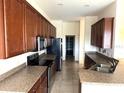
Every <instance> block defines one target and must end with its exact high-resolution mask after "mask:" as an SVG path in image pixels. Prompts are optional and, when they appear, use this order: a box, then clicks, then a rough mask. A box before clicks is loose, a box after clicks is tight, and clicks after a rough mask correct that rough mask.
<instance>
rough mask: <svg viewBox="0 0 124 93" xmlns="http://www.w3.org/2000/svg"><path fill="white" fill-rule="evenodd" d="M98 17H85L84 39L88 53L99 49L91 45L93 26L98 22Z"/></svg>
mask: <svg viewBox="0 0 124 93" xmlns="http://www.w3.org/2000/svg"><path fill="white" fill-rule="evenodd" d="M97 20H98V17H97V16H87V17H85V33H84V34H85V37H84V44H85V45H84V50H85V52H86V51H96V50H97V47H95V46H92V45H91V25H93V24H94V23H95V22H97Z"/></svg>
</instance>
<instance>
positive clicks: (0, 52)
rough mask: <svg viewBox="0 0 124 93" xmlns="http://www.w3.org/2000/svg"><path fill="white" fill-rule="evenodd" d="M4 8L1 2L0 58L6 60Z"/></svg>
mask: <svg viewBox="0 0 124 93" xmlns="http://www.w3.org/2000/svg"><path fill="white" fill-rule="evenodd" d="M3 9H4V6H3V0H0V58H5V57H6V55H5V43H4V41H5V38H4V36H5V33H4V24H3V23H4V14H3V13H4V10H3Z"/></svg>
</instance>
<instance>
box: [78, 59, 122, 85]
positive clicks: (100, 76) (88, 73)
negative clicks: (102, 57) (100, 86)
mask: <svg viewBox="0 0 124 93" xmlns="http://www.w3.org/2000/svg"><path fill="white" fill-rule="evenodd" d="M79 78H80V82H81V83H82V84H83V83H104V84H124V61H119V63H118V65H117V67H116V70H115V72H114V73H103V72H97V71H93V70H86V69H83V67H82V68H80V70H79Z"/></svg>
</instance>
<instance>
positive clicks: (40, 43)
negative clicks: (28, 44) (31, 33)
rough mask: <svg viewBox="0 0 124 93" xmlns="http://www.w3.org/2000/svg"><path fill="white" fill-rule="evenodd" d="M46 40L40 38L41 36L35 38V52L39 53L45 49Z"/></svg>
mask: <svg viewBox="0 0 124 93" xmlns="http://www.w3.org/2000/svg"><path fill="white" fill-rule="evenodd" d="M46 43H47V42H46V39H45V38H43V37H41V36H37V37H36V50H37V51H41V50H43V49H45V48H46Z"/></svg>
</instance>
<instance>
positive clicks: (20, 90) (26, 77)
mask: <svg viewBox="0 0 124 93" xmlns="http://www.w3.org/2000/svg"><path fill="white" fill-rule="evenodd" d="M46 69H47V67H45V66H27V67H25V68H23V69H21V70H19V71H18V72H16V73H15V74H13V75H11V76H9V77H8V78H6V79H4V80H3V81H1V82H0V93H28V91H29V90H30V89H31V88H32V87H33V85H34V84H35V83H36V81H37V80H38V79H39V78H40V77H41V75H42V74H43V73H44V72H45V71H46Z"/></svg>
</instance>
